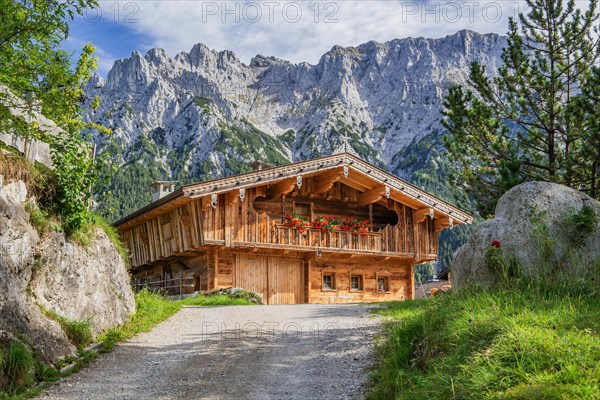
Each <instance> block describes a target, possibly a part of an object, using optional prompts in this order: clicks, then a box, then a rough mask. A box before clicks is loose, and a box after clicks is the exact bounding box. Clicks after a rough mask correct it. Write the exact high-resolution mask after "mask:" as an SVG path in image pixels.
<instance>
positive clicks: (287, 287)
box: [234, 254, 304, 304]
mask: <svg viewBox="0 0 600 400" xmlns="http://www.w3.org/2000/svg"><path fill="white" fill-rule="evenodd" d="M235 260H236V261H235V282H234V285H235V286H237V287H241V288H244V289H246V290H250V291H252V292H256V293H258V294H260V295H261V297H262V298H263V300H264V302H265V304H301V303H304V272H303V269H302V260H300V259H296V258H283V257H267V256H251V255H240V254H238V255H237V256H236V258H235Z"/></svg>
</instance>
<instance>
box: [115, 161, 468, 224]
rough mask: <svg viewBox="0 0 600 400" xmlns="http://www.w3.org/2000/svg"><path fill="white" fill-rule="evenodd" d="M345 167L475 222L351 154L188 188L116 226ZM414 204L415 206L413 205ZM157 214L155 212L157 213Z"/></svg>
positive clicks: (396, 194) (399, 194) (406, 197)
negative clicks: (215, 197)
mask: <svg viewBox="0 0 600 400" xmlns="http://www.w3.org/2000/svg"><path fill="white" fill-rule="evenodd" d="M340 167H343V168H344V173H345V175H346V174H348V173H350V172H351V171H352V172H353V173H358V174H360V175H362V176H365V177H367V178H368V179H369V180H370V181H372V182H373V183H375V184H378V185H383V186H385V187H387V188H389V192H390V193H389V194H390V196H389V197H391V198H399V201H401V202H405V203H406V202H407V201H408V202H410V203H412V204H413V205H418V206H420V207H421V208H424V207H430V208H433V209H434V211H435V212H438V213H442V214H444V215H448V216H451V217H452V218H453V219H454V220H455V221H456V222H457V223H459V224H460V223H462V224H468V223H471V222H472V221H473V217H472V216H471V215H469V214H468V213H466V212H464V211H462V210H461V209H459V208H457V207H455V206H453V205H452V204H450V203H448V202H446V201H444V200H442V199H440V198H438V197H436V196H434V195H432V194H430V193H427V192H425V191H424V190H421V189H419V188H417V187H416V186H414V185H411V184H410V183H408V182H406V181H404V180H403V179H400V178H398V177H396V176H394V175H392V174H390V173H388V172H386V171H384V170H382V169H380V168H378V167H376V166H374V165H372V164H369V163H368V162H366V161H363V160H361V159H360V158H358V157H356V156H354V155H352V154H349V153H342V154H335V155H331V156H325V157H320V158H315V159H312V160H308V161H301V162H297V163H292V164H287V165H282V166H279V167H274V168H269V169H263V170H259V171H253V172H248V173H245V174H240V175H234V176H229V177H225V178H219V179H213V180H208V181H204V182H199V183H192V184H189V185H185V186H183V187H181V188H179V189H178V190H176V191H174V192H173V193H171V194H170V195H168V196H165V197H163V198H161V199H159V200H157V201H155V202H153V203H151V204H149V205H147V206H145V207H143V208H141V209H139V210H137V211H135V212H134V213H132V214H130V215H128V216H126V217H124V218H122V219H120V220H119V221H117V222H115V223H114V225H115V226H116V227H125V225H127V226H133V225H137V224H138V223H142V222H143V221H144V220H145V218H144V215H145V214H147V213H148V212H150V211H158V212H160V211H161V209H164V211H165V212H166V211H167V210H169V209H171V208H172V207H173V206H175V205H179V204H183V203H186V202H188V201H191V200H192V199H194V198H198V197H204V196H209V195H213V194H221V193H226V192H229V191H231V190H236V189H246V188H251V187H256V186H262V185H266V184H271V183H275V182H277V181H281V180H285V179H289V178H295V177H297V176H304V175H314V174H316V173H320V172H323V171H327V170H331V169H335V168H340ZM409 205H411V204H409ZM153 214H154V213H153Z"/></svg>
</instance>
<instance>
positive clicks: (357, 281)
mask: <svg viewBox="0 0 600 400" xmlns="http://www.w3.org/2000/svg"><path fill="white" fill-rule="evenodd" d="M350 290H352V291H358V290H363V277H362V275H351V276H350Z"/></svg>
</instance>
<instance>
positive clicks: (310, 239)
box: [271, 225, 387, 252]
mask: <svg viewBox="0 0 600 400" xmlns="http://www.w3.org/2000/svg"><path fill="white" fill-rule="evenodd" d="M271 237H272V242H271V243H272V244H278V245H283V246H294V247H313V248H314V247H316V248H327V249H338V250H350V251H357V252H385V251H387V250H386V249H385V247H386V246H385V243H384V241H383V234H382V233H381V232H366V233H362V234H361V233H356V232H348V231H341V230H333V231H331V232H322V231H321V230H320V229H316V228H306V229H305V230H304V233H300V230H298V229H296V228H293V227H289V226H285V225H276V227H275V234H274V235H272V236H271Z"/></svg>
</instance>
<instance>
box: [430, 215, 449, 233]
mask: <svg viewBox="0 0 600 400" xmlns="http://www.w3.org/2000/svg"><path fill="white" fill-rule="evenodd" d="M450 218H452V217H450V216H447V217H444V218H440V219H436V220H435V222H434V226H435V231H436V232H440V231H443V230H444V229H446V228H448V227H449V226H450Z"/></svg>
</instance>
